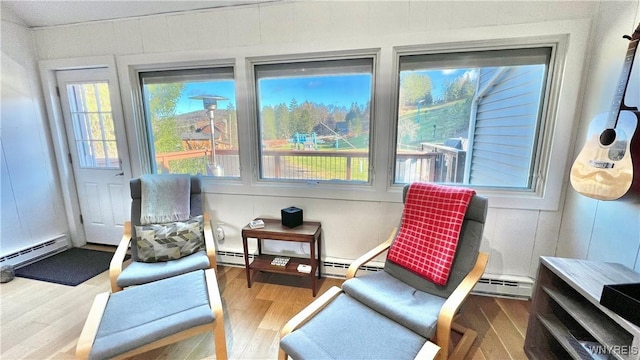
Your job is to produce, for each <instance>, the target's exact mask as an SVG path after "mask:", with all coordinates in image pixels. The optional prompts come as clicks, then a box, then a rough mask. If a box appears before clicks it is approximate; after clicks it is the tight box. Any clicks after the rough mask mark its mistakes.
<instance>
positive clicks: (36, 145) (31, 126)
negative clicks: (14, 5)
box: [0, 9, 67, 256]
mask: <svg viewBox="0 0 640 360" xmlns="http://www.w3.org/2000/svg"><path fill="white" fill-rule="evenodd" d="M1 34H2V72H1V78H2V110H1V112H0V115H1V118H0V126H1V131H2V133H1V134H2V136H1V138H0V160H1V175H2V176H1V180H0V181H1V182H2V193H1V199H2V212H1V215H0V216H1V218H2V219H1V224H2V226H1V228H0V255H2V256H4V255H7V254H11V253H13V252H16V251H19V250H22V249H24V248H27V247H30V246H34V245H37V244H40V243H42V242H45V241H49V240H51V239H53V238H54V237H57V236H58V235H60V234H64V233H66V231H67V221H66V218H65V216H64V214H65V213H64V206H63V203H62V198H61V196H60V188H59V184H58V180H57V179H58V176H57V172H56V169H55V166H56V165H55V164H56V163H55V159H54V156H53V150H52V147H51V141H50V135H49V131H48V120H47V119H46V117H45V116H44V113H45V112H44V106H43V101H42V91H41V87H40V81H39V78H38V66H37V65H38V64H37V60H38V57H37V54H36V47H35V40H34V39H35V38H34V34H33V31H32V30H30V29H28V28H26V27H24V26H23V25H21V24H20V22H19V20H17V19H15V18H14V17H13V15H12V14H11V13H10V12H9V11H5V9H3V11H2V32H1Z"/></svg>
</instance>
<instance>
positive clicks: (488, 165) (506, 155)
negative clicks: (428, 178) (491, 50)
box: [469, 67, 542, 188]
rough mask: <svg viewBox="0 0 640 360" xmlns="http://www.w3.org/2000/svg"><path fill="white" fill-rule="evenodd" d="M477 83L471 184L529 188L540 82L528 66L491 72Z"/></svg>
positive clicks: (481, 76)
mask: <svg viewBox="0 0 640 360" xmlns="http://www.w3.org/2000/svg"><path fill="white" fill-rule="evenodd" d="M489 79H491V80H489ZM479 82H480V86H479V89H480V90H479V92H481V93H483V94H484V95H483V96H482V97H481V98H479V99H477V100H476V101H477V110H476V122H475V132H474V133H475V135H474V138H473V143H472V149H473V150H472V151H473V156H472V157H471V158H472V161H471V166H470V175H469V183H470V184H472V185H496V184H497V185H503V186H505V187H516V188H518V187H519V188H527V187H528V186H529V181H530V180H531V179H530V176H529V173H530V167H531V162H530V161H529V158H530V157H531V155H532V148H533V144H534V142H535V139H536V130H537V126H536V123H537V119H538V112H539V104H538V103H539V100H540V88H541V86H542V79H541V78H540V76H536V74H534V73H533V72H532V70H529V69H527V68H524V67H508V68H502V67H493V68H483V69H482V71H481V72H480V78H479Z"/></svg>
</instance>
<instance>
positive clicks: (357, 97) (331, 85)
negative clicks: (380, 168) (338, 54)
mask: <svg viewBox="0 0 640 360" xmlns="http://www.w3.org/2000/svg"><path fill="white" fill-rule="evenodd" d="M255 79H256V94H257V106H258V114H259V115H258V122H259V124H258V131H259V151H260V174H259V177H260V178H261V179H268V180H286V181H313V182H324V181H331V182H346V183H368V182H370V172H369V162H370V156H369V154H370V151H369V149H370V137H371V126H370V125H371V93H372V86H373V85H372V83H373V59H372V58H362V59H348V60H345V59H340V60H326V61H312V62H296V63H286V64H283V63H279V64H260V65H255Z"/></svg>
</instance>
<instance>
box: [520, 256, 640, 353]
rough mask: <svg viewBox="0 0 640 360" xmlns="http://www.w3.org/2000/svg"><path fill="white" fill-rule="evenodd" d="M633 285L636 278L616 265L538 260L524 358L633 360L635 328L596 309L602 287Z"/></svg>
mask: <svg viewBox="0 0 640 360" xmlns="http://www.w3.org/2000/svg"><path fill="white" fill-rule="evenodd" d="M633 282H640V274H639V273H636V272H633V271H632V270H630V269H628V268H626V267H624V266H622V265H620V264H613V263H602V262H595V261H587V260H576V259H562V258H553V257H542V258H541V259H540V268H539V270H538V279H537V282H536V288H535V292H534V295H533V301H532V304H531V309H530V316H529V324H528V327H527V335H526V338H525V344H524V348H525V349H524V350H525V353H526V354H527V356H528V357H529V358H530V359H567V358H573V359H590V358H591V359H624V360H639V359H640V327H638V326H636V325H634V324H633V323H631V322H629V321H627V320H625V319H624V318H622V317H620V316H619V315H617V314H615V313H614V312H612V311H610V310H609V309H607V308H606V307H604V306H602V305H601V304H600V295H601V292H602V287H603V286H604V285H609V284H622V283H633ZM639 311H640V309H639Z"/></svg>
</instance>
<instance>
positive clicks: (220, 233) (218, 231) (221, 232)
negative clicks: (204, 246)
mask: <svg viewBox="0 0 640 360" xmlns="http://www.w3.org/2000/svg"><path fill="white" fill-rule="evenodd" d="M216 240H218V241H222V240H224V229H223V228H222V227H221V226H218V227H217V228H216Z"/></svg>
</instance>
